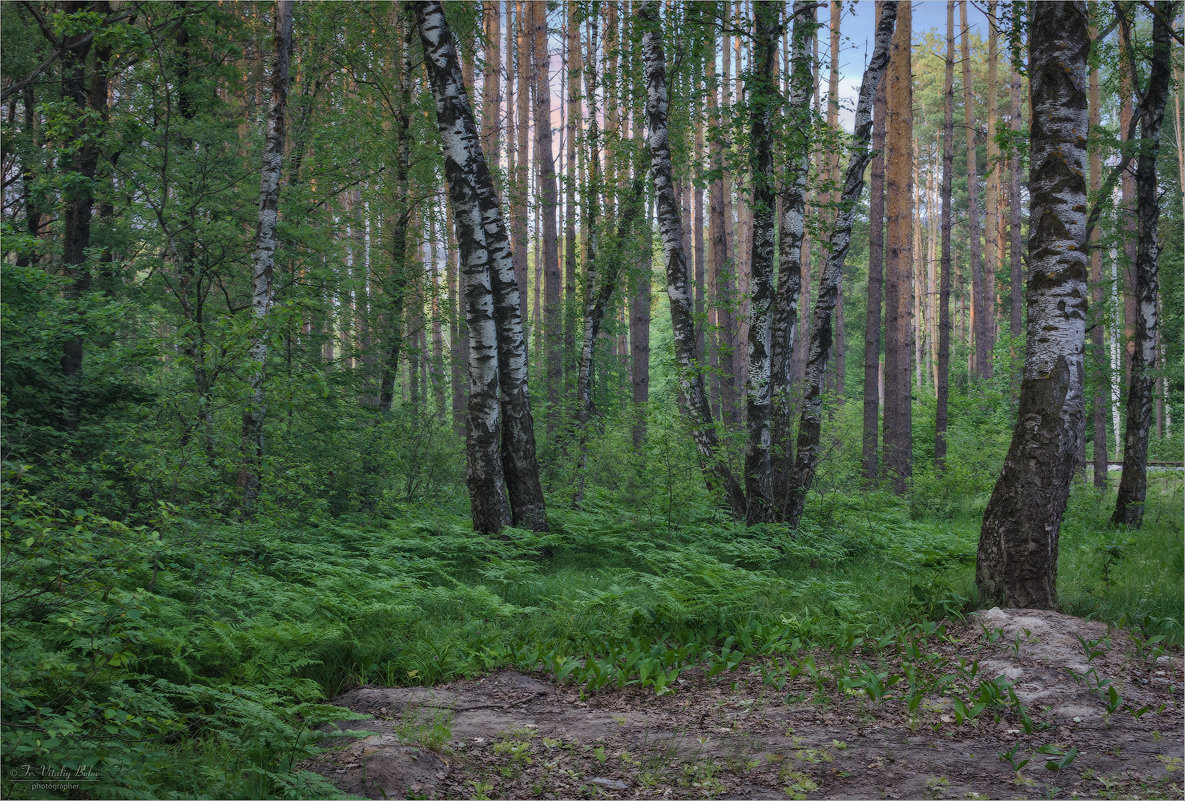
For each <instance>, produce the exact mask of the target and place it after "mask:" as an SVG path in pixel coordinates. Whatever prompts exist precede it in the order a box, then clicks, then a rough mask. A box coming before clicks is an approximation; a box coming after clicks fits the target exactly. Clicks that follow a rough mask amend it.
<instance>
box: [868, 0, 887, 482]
mask: <svg viewBox="0 0 1185 801" xmlns="http://www.w3.org/2000/svg"><path fill="white" fill-rule="evenodd" d="M881 6H882V0H877V4H876V14H877V19H880V13H881ZM887 83H888V81H881V82H880V84H878V85H877V89H876V100H875V102H874V104H873V111H872V149H873V150H874V151H875V152H876V156H875V157H874V158H873V160H872V173H871V175H870V177H869V200H868V316H867V317H866V318H865V322H864V437H863V464H864V479H865V480H866V481H870V482H871V481H876V479H877V475H878V472H879V471H878V466H877V445H878V443H879V441H880V401H881V398H880V392H879V388H878V386H877V385H878V383H879V374H880V358H881V289H882V287H883V285H884V269H885V114H886V113H887V111H886V107H885V88H886V86H885V85H886V84H887Z"/></svg>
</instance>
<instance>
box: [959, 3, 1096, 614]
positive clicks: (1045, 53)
mask: <svg viewBox="0 0 1185 801" xmlns="http://www.w3.org/2000/svg"><path fill="white" fill-rule="evenodd" d="M1031 9H1032V29H1031V33H1030V40H1029V75H1030V80H1031V97H1032V128H1031V132H1030V139H1029V147H1030V153H1031V161H1030V170H1029V186H1030V192H1031V197H1032V202H1031V206H1030V208H1031V215H1032V216H1031V219H1032V222H1031V234H1030V236H1029V266H1030V270H1031V271H1032V277H1031V278H1030V280H1029V284H1028V292H1027V300H1028V310H1029V316H1028V327H1027V335H1026V346H1025V365H1024V375H1023V379H1022V382H1021V388H1020V409H1019V412H1018V416H1017V423H1016V428H1015V429H1014V431H1013V435H1012V444H1011V446H1010V447H1009V450H1008V455H1007V457H1006V458H1005V460H1004V470H1003V472H1002V473H1001V475H1000V478H999V480H998V481H997V482H996V486H995V489H994V490H993V491H992V497H991V500H990V501H989V502H988V506H987V510H986V511H985V512H984V517H983V527H982V529H981V531H980V538H979V553H978V560H977V564H976V571H975V578H976V583H977V585H978V586H979V593H980V597H981V598H982V599H984V600H985V601H986V602H988V603H1000V604H1004V605H1007V606H1011V607H1038V608H1046V609H1051V608H1054V607H1055V606H1056V603H1057V554H1058V533H1059V530H1060V528H1061V518H1062V514H1063V513H1064V511H1065V508H1066V501H1067V499H1068V498H1069V493H1070V481H1071V478H1072V476H1073V471H1074V467H1075V460H1076V457H1077V452H1078V439H1079V438H1080V437H1081V436H1082V434H1081V431H1082V415H1083V363H1082V361H1083V345H1084V341H1085V336H1086V277H1087V258H1086V233H1087V232H1086V160H1087V159H1086V133H1087V107H1086V99H1087V98H1086V89H1087V85H1086V84H1087V78H1086V52H1087V47H1088V45H1089V42H1090V40H1089V37H1088V36H1087V31H1086V3H1084V2H1049V3H1036V4H1034V5H1033V6H1032V7H1031Z"/></svg>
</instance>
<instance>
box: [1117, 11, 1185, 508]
mask: <svg viewBox="0 0 1185 801" xmlns="http://www.w3.org/2000/svg"><path fill="white" fill-rule="evenodd" d="M1176 8H1177V3H1176V2H1172V1H1171V0H1158V2H1157V3H1156V5H1155V7H1154V13H1153V15H1152V59H1151V70H1150V73H1149V78H1148V85H1147V87H1146V88H1145V89H1144V91H1143V92H1142V93H1141V100H1140V108H1141V116H1140V139H1141V142H1140V155H1139V158H1138V159H1137V161H1136V190H1135V191H1136V213H1137V217H1138V225H1139V240H1138V242H1137V245H1136V264H1135V281H1134V283H1135V287H1134V289H1135V292H1134V294H1135V299H1136V314H1135V320H1134V323H1135V339H1134V342H1133V343H1132V351H1131V354H1132V355H1131V375H1130V378H1129V382H1130V383H1129V385H1128V391H1127V421H1126V427H1125V429H1124V435H1123V475H1122V478H1120V481H1119V494H1118V497H1117V498H1116V500H1115V514H1114V515H1112V517H1111V522H1112V524H1114V525H1124V526H1131V527H1135V528H1138V527H1139V526H1140V524H1141V523H1142V522H1143V519H1144V500H1145V497H1146V496H1147V493H1148V479H1147V469H1148V430H1149V426H1150V425H1151V422H1152V405H1153V401H1154V396H1153V393H1154V390H1155V384H1156V374H1155V371H1156V352H1157V339H1158V327H1159V326H1158V312H1159V308H1158V299H1157V294H1158V290H1159V279H1158V276H1157V267H1158V264H1157V262H1158V258H1159V255H1160V246H1159V243H1158V241H1157V227H1158V224H1159V222H1160V200H1159V197H1158V187H1157V177H1156V158H1157V155H1158V153H1159V152H1160V134H1161V128H1162V127H1163V123H1164V111H1165V106H1166V105H1167V103H1168V95H1169V87H1170V82H1171V76H1170V70H1171V59H1172V49H1171V44H1170V36H1171V33H1172V32H1171V30H1170V28H1169V25H1170V24H1171V23H1170V20H1172V19H1174V17H1175V16H1176V13H1177V12H1176ZM1121 13H1122V12H1121ZM1128 57H1129V58H1131V56H1130V54H1129V56H1128Z"/></svg>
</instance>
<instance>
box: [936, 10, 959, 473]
mask: <svg viewBox="0 0 1185 801" xmlns="http://www.w3.org/2000/svg"><path fill="white" fill-rule="evenodd" d="M954 84H955V0H947V3H946V77H945V80H944V82H943V92H942V94H943V112H942V277H941V278H940V279H939V288H938V381H937V387H936V391H937V395H938V399H937V404H936V407H935V412H934V463H935V464H936V465H937V466H938V467H939V468H940V469H941V468H943V467H945V465H946V425H947V402H948V398H949V396H950V290H951V267H952V264H951V253H950V229H951V183H952V180H951V179H952V177H953V176H952V173H953V172H954V170H953V165H954V159H955V152H954V138H955V89H954Z"/></svg>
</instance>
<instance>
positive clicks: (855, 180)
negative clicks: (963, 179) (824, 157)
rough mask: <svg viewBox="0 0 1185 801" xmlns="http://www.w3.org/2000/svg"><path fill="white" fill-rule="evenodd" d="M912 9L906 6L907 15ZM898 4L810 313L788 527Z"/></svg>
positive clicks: (868, 78)
mask: <svg viewBox="0 0 1185 801" xmlns="http://www.w3.org/2000/svg"><path fill="white" fill-rule="evenodd" d="M908 9H909V6H908V5H907V6H905V13H906V14H908ZM897 14H898V4H897V3H896V2H894V1H893V0H888V2H886V3H885V4H884V5H883V6H882V7H881V16H880V20H879V21H878V22H877V26H876V44H875V45H874V47H873V51H872V57H871V58H870V59H869V61H868V66H867V67H866V68H865V69H864V77H863V79H862V80H861V82H860V95H859V100H858V101H857V103H856V124H855V132H854V134H853V137H852V144H851V155H850V156H849V160H848V166H847V169H846V170H845V171H844V177H843V192H842V194H841V195H840V200H839V208H838V210H837V211H838V214H837V216H836V219H835V227H834V229H833V230H832V232H831V241H830V244H829V246H828V248H827V254H828V255H827V263H826V265H825V266H824V268H823V274H822V275H821V276H820V280H819V294H818V297H817V299H816V300H815V304H814V308H813V309H812V310H811V338H810V351H809V352H808V355H807V363H806V381H805V383H806V386H805V387H804V389H803V401H802V414H801V416H800V419H799V423H798V443H797V445H798V447H797V448H796V451H797V453H796V454H795V460H794V474H793V476H792V478H791V481H792V484H791V487H790V497H789V499H788V502H787V509H786V522H787V523H789V525H790V527H791V528H795V527H797V526H798V523H799V521H800V520H801V519H802V512H803V509H804V508H805V506H806V494H807V492H808V491H809V490H810V488H811V483H812V481H813V480H814V477H815V470H816V469H817V468H818V466H819V455H820V433H821V430H822V421H823V378H824V373H825V371H826V369H827V360H828V359H829V358H830V356H831V346H832V319H833V318H834V315H835V304H836V300H837V298H838V296H839V282H840V280H841V279H842V278H843V266H844V260H845V259H846V257H847V254H848V246H849V245H850V244H851V240H852V220H853V218H854V216H855V212H856V204H857V202H858V201H859V200H860V194H861V192H863V191H864V170H865V169H867V167H868V164H869V162H870V161H872V155H873V153H872V150H871V149H869V146H868V145H869V140H870V139H871V136H872V103H873V98H874V96H875V95H876V91H877V87H878V86H879V85H880V82H881V80H882V78H883V76H884V74H885V68H886V67H887V66H888V64H889V45H890V43H891V40H892V39H893V29H894V27H895V24H896V22H897Z"/></svg>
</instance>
